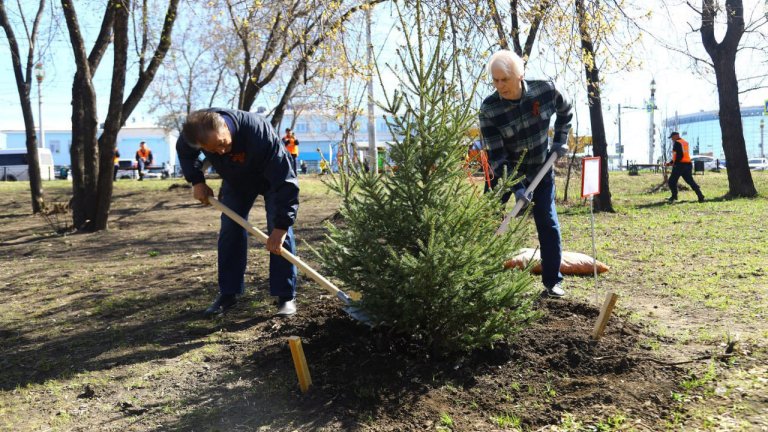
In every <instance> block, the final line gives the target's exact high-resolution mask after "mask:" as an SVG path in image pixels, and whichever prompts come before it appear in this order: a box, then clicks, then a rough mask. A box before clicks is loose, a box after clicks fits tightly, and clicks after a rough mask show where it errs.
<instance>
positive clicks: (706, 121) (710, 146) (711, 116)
mask: <svg viewBox="0 0 768 432" xmlns="http://www.w3.org/2000/svg"><path fill="white" fill-rule="evenodd" d="M766 119H768V117H766V116H765V115H764V109H763V107H761V106H757V107H749V108H742V109H741V124H742V127H743V129H744V141H745V143H746V147H747V157H749V158H755V157H764V156H763V155H764V154H765V149H764V148H761V143H762V144H763V147H764V146H765V142H764V140H765V137H764V133H765V132H764V127H765V120H766ZM761 122H762V123H761ZM664 124H665V130H666V131H667V132H666V133H665V137H666V136H669V131H673V130H675V131H678V132H680V135H681V136H682V137H683V139H685V140H686V141H688V143H689V144H690V145H691V153H693V154H705V155H709V156H712V157H714V158H716V159H720V160H725V153H724V152H723V142H722V135H721V132H720V119H719V117H718V111H700V112H698V113H695V114H684V115H676V116H674V117H670V118H667V119H665V120H664ZM761 124H762V125H763V127H762V128H761ZM667 150H668V153H669V152H670V151H671V149H670V148H669V146H667ZM667 158H669V155H668V156H667Z"/></svg>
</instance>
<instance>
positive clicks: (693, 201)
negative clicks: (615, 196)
mask: <svg viewBox="0 0 768 432" xmlns="http://www.w3.org/2000/svg"><path fill="white" fill-rule="evenodd" d="M732 200H733V198H730V197H728V196H727V195H724V196H721V197H717V198H705V199H704V202H703V203H700V202H699V201H698V200H697V199H696V198H692V199H678V200H676V201H674V202H669V200H668V199H666V198H664V199H663V200H662V201H657V202H651V203H646V204H637V205H635V206H633V207H634V208H636V209H647V208H657V207H666V206H674V205H679V204H706V203H708V202H727V201H732Z"/></svg>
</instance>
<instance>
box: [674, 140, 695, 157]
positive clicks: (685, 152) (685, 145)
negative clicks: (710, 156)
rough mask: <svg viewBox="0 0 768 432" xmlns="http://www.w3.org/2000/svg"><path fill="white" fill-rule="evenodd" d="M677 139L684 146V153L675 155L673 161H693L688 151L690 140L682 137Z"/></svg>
mask: <svg viewBox="0 0 768 432" xmlns="http://www.w3.org/2000/svg"><path fill="white" fill-rule="evenodd" d="M675 141H677V142H679V143H680V146H681V147H683V154H682V156H681V155H675V156H673V159H672V161H673V162H677V163H691V153H690V152H689V151H688V141H686V140H684V139H682V138H678V139H676V140H675ZM675 153H676V152H675ZM677 158H679V159H677Z"/></svg>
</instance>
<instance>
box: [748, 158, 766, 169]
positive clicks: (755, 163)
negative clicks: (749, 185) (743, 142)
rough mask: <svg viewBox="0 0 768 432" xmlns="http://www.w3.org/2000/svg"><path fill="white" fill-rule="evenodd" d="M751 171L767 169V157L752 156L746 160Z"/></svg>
mask: <svg viewBox="0 0 768 432" xmlns="http://www.w3.org/2000/svg"><path fill="white" fill-rule="evenodd" d="M747 163H748V164H749V169H751V170H752V171H765V170H768V158H752V159H749V160H748V161H747Z"/></svg>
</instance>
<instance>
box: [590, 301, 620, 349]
mask: <svg viewBox="0 0 768 432" xmlns="http://www.w3.org/2000/svg"><path fill="white" fill-rule="evenodd" d="M618 299H619V295H618V294H616V293H608V294H607V295H606V296H605V301H604V302H603V307H602V308H600V316H598V317H597V322H596V323H595V329H594V330H593V331H592V339H594V340H599V339H600V338H601V337H602V336H603V331H605V326H606V325H607V324H608V318H610V317H611V313H612V312H613V307H614V306H616V300H618Z"/></svg>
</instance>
